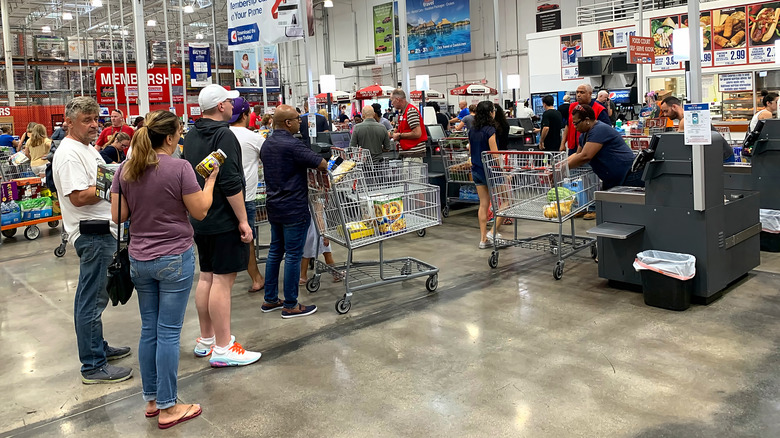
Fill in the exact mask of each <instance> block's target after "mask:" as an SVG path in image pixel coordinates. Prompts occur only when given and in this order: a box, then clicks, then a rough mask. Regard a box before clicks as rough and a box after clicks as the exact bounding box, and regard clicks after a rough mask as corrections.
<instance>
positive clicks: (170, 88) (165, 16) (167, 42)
mask: <svg viewBox="0 0 780 438" xmlns="http://www.w3.org/2000/svg"><path fill="white" fill-rule="evenodd" d="M109 3H110V2H109ZM162 4H163V22H164V26H165V51H166V52H168V56H166V57H165V62H166V64H167V65H168V100H169V103H168V106H170V107H171V108H173V75H171V37H170V36H169V35H168V1H167V0H163V2H162ZM181 50H182V52H184V45H183V44H182V46H181ZM182 65H183V64H182ZM182 80H184V78H183V77H182Z"/></svg>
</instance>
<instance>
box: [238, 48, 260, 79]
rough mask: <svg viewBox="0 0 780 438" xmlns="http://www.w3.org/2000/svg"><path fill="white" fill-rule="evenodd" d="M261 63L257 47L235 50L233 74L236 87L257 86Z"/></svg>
mask: <svg viewBox="0 0 780 438" xmlns="http://www.w3.org/2000/svg"><path fill="white" fill-rule="evenodd" d="M259 68H260V67H259V63H258V61H257V53H256V52H255V48H254V47H253V48H250V49H241V50H235V51H233V76H234V78H235V87H236V88H257V87H259V86H260V83H259V82H258V79H257V77H258V73H259Z"/></svg>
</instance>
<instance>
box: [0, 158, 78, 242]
mask: <svg viewBox="0 0 780 438" xmlns="http://www.w3.org/2000/svg"><path fill="white" fill-rule="evenodd" d="M0 182H4V183H7V182H14V183H15V184H16V187H17V190H18V193H19V198H21V200H23V201H24V200H29V199H33V198H39V197H41V196H40V192H41V191H43V190H44V189H45V187H44V186H43V182H42V181H41V178H40V177H39V176H37V175H35V174H34V173H33V171H32V168H31V167H30V163H29V162H27V163H22V164H18V165H16V164H12V163H11V162H9V161H8V160H7V159H2V160H0ZM53 200H55V201H56V197H54V198H53ZM47 205H48V208H44V209H42V210H38V209H34V210H33V209H31V210H29V211H24V209H23V208H22V211H21V213H16V214H18V215H19V216H18V217H17V219H16V220H15V221H13V222H11V223H6V224H5V225H0V230H2V235H3V236H5V237H9V238H10V237H13V236H15V235H16V231H17V229H18V228H21V227H25V229H24V237H25V238H26V239H27V240H35V239H37V238H38V236H40V235H41V230H40V228H38V225H40V224H43V223H45V224H47V225H48V226H49V227H50V228H57V227H58V226H59V225H60V220H62V216H61V215H59V214H56V215H55V214H54V213H53V211H54V208H53V207H54V206H53V203H52V202H48V204H47ZM37 208H40V207H37ZM61 252H62V254H63V255H64V253H65V252H64V250H62V251H61ZM58 253H59V251H55V255H56V254H58ZM58 257H59V256H58Z"/></svg>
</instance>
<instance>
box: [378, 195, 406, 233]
mask: <svg viewBox="0 0 780 438" xmlns="http://www.w3.org/2000/svg"><path fill="white" fill-rule="evenodd" d="M374 214H375V215H376V218H377V225H378V226H379V234H382V235H386V234H394V233H400V232H403V231H406V216H405V214H404V201H403V199H402V198H400V197H397V198H385V199H374Z"/></svg>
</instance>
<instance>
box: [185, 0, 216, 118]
mask: <svg viewBox="0 0 780 438" xmlns="http://www.w3.org/2000/svg"><path fill="white" fill-rule="evenodd" d="M214 32H216V29H215V30H214ZM179 36H180V37H181V78H182V86H183V93H184V95H183V96H182V97H183V98H184V102H183V104H184V105H183V106H184V113H183V114H182V120H183V121H184V126H187V122H189V120H190V119H189V115H188V114H187V82H188V80H189V79H188V78H187V75H186V72H187V69H186V68H185V65H186V62H187V61H186V60H185V56H184V47H185V46H184V2H183V0H180V1H179ZM217 62H219V61H217ZM215 74H217V72H213V73H212V77H214V75H215Z"/></svg>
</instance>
